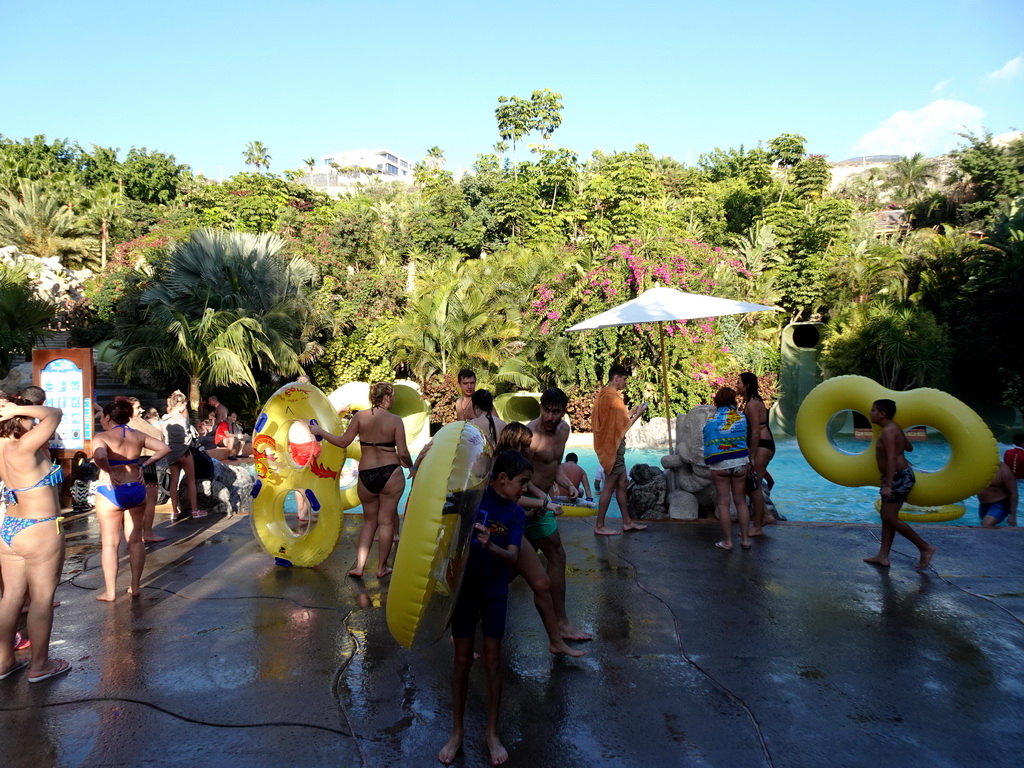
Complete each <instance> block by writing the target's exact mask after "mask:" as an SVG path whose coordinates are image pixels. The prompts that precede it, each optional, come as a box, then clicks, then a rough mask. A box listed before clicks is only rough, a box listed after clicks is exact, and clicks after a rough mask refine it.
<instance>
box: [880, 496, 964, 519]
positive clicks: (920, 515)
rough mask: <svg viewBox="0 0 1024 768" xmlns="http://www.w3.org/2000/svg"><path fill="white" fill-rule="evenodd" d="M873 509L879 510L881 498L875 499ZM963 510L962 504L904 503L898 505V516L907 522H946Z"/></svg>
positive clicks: (962, 513) (960, 515)
mask: <svg viewBox="0 0 1024 768" xmlns="http://www.w3.org/2000/svg"><path fill="white" fill-rule="evenodd" d="M875 509H876V510H878V511H879V512H881V510H882V500H881V499H877V498H876V499H875ZM965 512H967V507H965V506H964V505H963V504H943V505H941V506H938V507H915V506H914V505H913V504H904V505H903V506H902V507H900V512H899V518H900V520H906V521H907V522H908V523H948V522H949V521H950V520H959V519H960V518H961V517H963V516H964V513H965Z"/></svg>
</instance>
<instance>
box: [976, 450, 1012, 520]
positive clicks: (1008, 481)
mask: <svg viewBox="0 0 1024 768" xmlns="http://www.w3.org/2000/svg"><path fill="white" fill-rule="evenodd" d="M978 518H979V519H980V520H981V527H982V528H995V527H996V526H997V525H999V524H1000V523H1001V522H1003V520H1005V521H1006V524H1007V525H1011V526H1015V525H1017V480H1016V478H1015V477H1014V476H1013V470H1011V469H1010V467H1009V465H1007V463H1006V462H1005V461H1001V462H999V468H998V469H997V470H996V476H995V477H993V478H992V482H991V483H989V484H988V487H987V488H985V489H984V490H982V491H981V492H980V493H978Z"/></svg>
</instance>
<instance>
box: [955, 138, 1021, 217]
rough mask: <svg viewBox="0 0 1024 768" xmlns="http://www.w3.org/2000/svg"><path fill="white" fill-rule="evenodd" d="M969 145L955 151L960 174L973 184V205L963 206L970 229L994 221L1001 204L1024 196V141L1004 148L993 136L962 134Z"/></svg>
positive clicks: (961, 213) (961, 214) (962, 210)
mask: <svg viewBox="0 0 1024 768" xmlns="http://www.w3.org/2000/svg"><path fill="white" fill-rule="evenodd" d="M960 135H961V136H962V137H963V138H964V139H966V140H967V141H968V142H969V146H967V147H963V148H961V149H957V150H956V151H954V152H952V153H951V154H952V156H953V158H954V160H955V162H956V167H957V173H958V174H959V176H960V177H961V178H962V180H964V181H966V182H967V183H968V184H969V189H968V194H969V196H970V198H971V200H970V202H965V203H964V204H963V205H961V206H960V217H961V220H962V222H963V223H964V224H966V225H968V226H975V225H984V224H985V223H986V222H987V221H989V220H990V219H992V218H994V217H995V215H996V213H997V211H998V210H999V206H1000V204H1002V203H1003V201H1005V200H1007V199H1012V198H1014V197H1017V196H1019V195H1021V194H1024V139H1020V138H1019V139H1017V140H1016V141H1014V142H1012V143H1011V144H1010V146H1008V147H1007V146H1000V145H998V144H996V143H995V142H994V141H993V140H992V134H991V133H988V132H986V133H984V134H982V135H981V136H975V135H974V134H972V133H962V134H960Z"/></svg>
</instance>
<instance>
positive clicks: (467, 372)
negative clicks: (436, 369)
mask: <svg viewBox="0 0 1024 768" xmlns="http://www.w3.org/2000/svg"><path fill="white" fill-rule="evenodd" d="M475 378H476V373H474V372H473V369H472V368H463V369H462V370H461V371H459V375H458V377H457V380H458V381H462V380H463V379H475Z"/></svg>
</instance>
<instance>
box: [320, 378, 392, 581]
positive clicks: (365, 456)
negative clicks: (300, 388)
mask: <svg viewBox="0 0 1024 768" xmlns="http://www.w3.org/2000/svg"><path fill="white" fill-rule="evenodd" d="M394 404H395V390H394V387H392V386H391V385H390V384H388V383H387V382H383V381H381V382H377V383H376V384H374V385H372V386H371V387H370V406H371V407H370V410H368V411H359V412H358V413H356V415H355V416H353V417H352V421H350V422H349V425H348V429H346V430H345V434H343V435H341V436H338V435H332V434H331V433H330V432H327V431H326V430H324V429H322V428H321V427H319V426H318V425H316V424H313V425H310V427H309V431H310V432H312V433H313V434H314V435H316V436H317V437H322V438H323V439H324V440H326V441H327V442H329V443H332V444H333V445H336V446H338V447H339V448H348V446H349V445H350V444H351V443H352V441H353V440H355V439H356V438H357V437H358V438H359V445H360V447H361V448H362V452H363V453H362V458H360V459H359V486H358V493H359V501H360V502H362V505H363V527H362V528H361V529H360V531H359V542H358V543H357V545H356V567H355V568H353V569H352V570H351V571H349V572H348V575H349V576H354V577H356V578H357V579H359V578H362V576H363V569H364V568H365V567H366V560H367V558H368V557H369V556H370V547H371V546H372V545H373V535H374V533H376V532H377V529H378V528H380V542H379V545H378V556H379V560H378V563H377V578H380V579H382V578H384V577H385V576H387V575H388V574H389V573H391V569H390V568H389V567H388V558H389V557H390V556H391V546H392V544H393V543H394V540H395V525H396V523H397V520H398V501H399V499H401V498H402V492H403V491H404V490H405V473H404V472H402V469H401V468H402V467H406V468H410V467H412V457H411V456H410V455H409V446H408V445H407V444H406V442H405V425H404V424H402V420H401V419H400V418H399V417H398V416H396V415H395V414H393V413H389V411H390V410H391V407H392V406H393V405H394ZM396 470H397V471H396Z"/></svg>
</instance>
